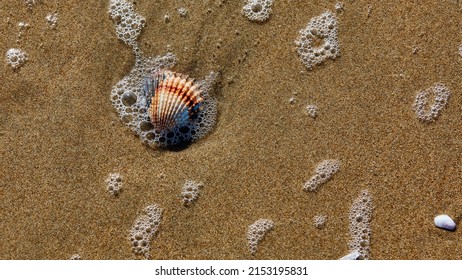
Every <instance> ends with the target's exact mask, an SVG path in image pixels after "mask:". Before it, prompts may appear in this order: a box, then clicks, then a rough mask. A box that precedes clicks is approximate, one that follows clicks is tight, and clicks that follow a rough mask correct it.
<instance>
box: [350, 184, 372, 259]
mask: <svg viewBox="0 0 462 280" xmlns="http://www.w3.org/2000/svg"><path fill="white" fill-rule="evenodd" d="M349 219H350V235H351V240H350V242H349V243H348V247H349V249H350V253H353V252H358V253H359V254H360V255H361V257H362V258H363V259H369V250H370V237H371V219H372V197H371V195H370V194H369V192H368V191H367V190H363V191H362V192H361V194H360V195H359V197H358V198H356V199H355V200H354V201H353V204H352V205H351V209H350V215H349Z"/></svg>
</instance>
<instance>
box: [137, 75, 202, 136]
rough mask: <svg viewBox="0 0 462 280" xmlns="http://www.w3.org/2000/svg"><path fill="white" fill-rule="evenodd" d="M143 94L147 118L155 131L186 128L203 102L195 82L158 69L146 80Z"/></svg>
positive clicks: (184, 76) (186, 77)
mask: <svg viewBox="0 0 462 280" xmlns="http://www.w3.org/2000/svg"><path fill="white" fill-rule="evenodd" d="M145 91H146V93H147V97H148V106H149V109H148V113H149V117H150V119H151V123H152V124H153V126H154V129H156V130H166V129H172V128H174V127H183V126H186V125H188V123H189V120H190V118H192V117H193V116H194V115H195V114H196V113H197V111H198V110H200V108H201V103H202V101H203V98H202V97H201V91H200V89H199V88H198V86H197V84H195V83H194V79H191V78H189V77H188V76H186V75H182V74H179V73H175V72H172V71H169V70H160V71H158V72H156V73H154V75H153V76H152V77H149V78H148V79H147V81H146V83H145Z"/></svg>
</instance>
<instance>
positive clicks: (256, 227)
mask: <svg viewBox="0 0 462 280" xmlns="http://www.w3.org/2000/svg"><path fill="white" fill-rule="evenodd" d="M273 227H274V223H273V221H271V220H268V219H259V220H257V221H256V222H255V223H253V224H251V225H250V226H249V228H248V230H247V241H248V243H249V249H250V253H252V255H253V254H255V253H256V252H257V246H258V244H259V243H260V241H262V240H263V238H264V237H265V234H266V233H267V232H269V231H270V230H272V229H273Z"/></svg>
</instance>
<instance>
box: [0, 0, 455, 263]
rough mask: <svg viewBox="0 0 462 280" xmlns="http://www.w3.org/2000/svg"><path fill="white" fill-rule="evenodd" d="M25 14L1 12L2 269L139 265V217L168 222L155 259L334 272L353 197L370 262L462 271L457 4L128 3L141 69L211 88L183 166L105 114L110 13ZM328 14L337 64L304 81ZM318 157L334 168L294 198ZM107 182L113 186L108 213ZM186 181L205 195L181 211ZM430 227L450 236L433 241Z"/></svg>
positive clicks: (63, 8) (125, 63) (43, 10)
mask: <svg viewBox="0 0 462 280" xmlns="http://www.w3.org/2000/svg"><path fill="white" fill-rule="evenodd" d="M26 2H27V1H16V0H15V1H13V0H2V1H1V4H0V32H1V38H2V39H1V40H0V51H1V52H2V53H1V54H2V55H3V58H2V62H1V63H0V81H1V91H0V100H1V101H0V151H1V154H0V155H1V162H0V259H69V258H70V257H71V256H72V255H73V254H79V255H80V256H81V258H82V259H134V258H142V256H141V257H140V256H135V255H134V254H133V253H132V251H131V244H130V240H129V233H130V229H131V228H132V226H133V224H134V222H135V220H136V219H137V217H138V216H139V215H140V214H142V210H143V209H144V208H145V207H146V206H148V205H152V204H157V205H159V207H160V208H162V209H163V212H162V220H161V224H160V226H159V230H158V232H157V234H156V235H155V237H154V238H153V240H152V242H151V253H150V254H151V257H152V258H153V259H338V258H340V257H342V256H344V255H346V254H348V252H349V248H348V242H349V241H350V233H349V211H350V207H351V205H352V203H353V201H354V200H355V199H356V198H357V197H358V196H359V194H360V193H361V191H362V190H368V191H369V193H370V195H371V196H372V200H373V207H374V209H373V215H372V222H371V227H372V228H371V230H372V234H371V239H370V241H371V243H370V258H371V259H462V234H461V229H462V224H461V223H460V219H461V218H462V179H461V178H462V109H461V108H462V82H461V81H462V80H461V74H462V56H461V55H460V54H459V46H460V45H461V44H462V3H461V2H460V1H450V0H447V1H431V0H425V1H417V0H412V1H408V0H402V1H378V0H371V1H363V0H355V1H351V0H344V1H343V3H344V10H343V11H341V12H338V13H336V12H335V9H334V5H335V4H336V1H305V0H274V4H273V7H272V13H271V16H270V18H269V20H267V21H266V22H263V23H256V22H251V21H249V20H248V19H247V18H246V17H244V16H243V15H242V13H241V10H242V7H243V5H244V4H245V1H240V0H221V1H220V0H207V1H194V0H184V1H180V0H175V1H166V0H161V1H153V0H152V1H151V0H138V1H136V4H135V9H136V11H137V12H138V13H139V14H140V15H142V16H143V17H145V19H146V27H144V29H143V30H142V32H141V35H140V36H139V39H138V43H139V46H140V49H141V51H142V52H143V53H144V54H145V55H147V56H156V55H164V54H165V53H167V51H171V52H172V53H173V54H175V56H176V61H177V63H176V65H175V66H174V67H173V68H172V69H173V70H174V71H177V72H180V73H186V74H188V75H190V76H191V77H196V78H203V77H204V76H206V75H207V74H208V73H209V72H210V71H216V72H219V73H220V75H219V77H218V83H217V85H216V87H215V89H214V91H213V94H214V95H215V96H216V97H217V99H218V111H219V115H218V120H217V123H216V126H215V128H214V130H213V131H212V132H211V133H210V134H209V135H208V136H206V137H205V138H203V139H202V140H200V141H198V142H196V143H193V144H192V145H190V146H189V147H187V148H185V149H182V150H178V151H173V150H157V149H152V148H149V147H147V146H145V145H143V143H141V141H140V139H139V138H138V137H136V136H135V135H133V133H132V132H131V130H130V129H128V128H127V127H126V126H125V125H124V124H123V123H122V121H121V120H120V118H119V116H118V115H117V113H116V110H115V109H114V107H113V106H112V105H111V100H110V98H109V96H110V92H111V88H112V87H113V86H114V85H115V84H116V83H117V82H118V81H119V80H121V79H122V78H123V77H124V76H125V75H126V74H127V73H128V72H129V71H130V70H131V68H132V67H133V64H134V60H135V57H134V55H133V52H132V50H131V48H130V47H129V46H127V45H126V44H124V43H123V42H122V41H121V40H118V39H117V37H116V33H115V27H114V23H113V21H112V20H111V18H110V17H109V14H108V2H109V1H96V0H92V1H76V0H71V1H58V0H56V1H51V0H50V1H48V0H43V1H36V2H37V3H36V4H34V5H32V7H31V8H28V7H27V5H26ZM180 7H184V8H186V9H187V11H188V14H187V16H186V17H181V16H180V15H179V13H178V12H177V9H178V8H180ZM327 10H330V11H332V12H333V13H335V14H336V17H337V19H338V40H339V42H340V53H341V55H340V56H339V57H338V58H336V59H335V60H331V59H328V60H327V61H325V63H323V64H322V65H320V66H317V67H314V68H313V70H311V71H308V70H307V68H306V67H305V65H303V64H302V62H301V60H300V58H299V56H298V54H297V51H296V45H295V43H294V41H295V40H296V39H297V36H298V32H299V30H301V29H303V28H305V27H306V26H307V24H308V22H309V21H310V19H311V18H313V17H315V16H318V15H320V14H322V13H323V12H325V11H327ZM54 12H57V13H58V15H59V18H58V21H57V25H56V27H55V29H52V28H51V26H50V25H49V24H48V23H47V20H46V16H47V15H48V14H50V13H54ZM164 15H169V21H168V22H165V20H164ZM19 22H26V23H28V24H29V28H27V29H25V30H23V31H20V30H19V28H18V23H19ZM20 32H21V33H22V34H21V36H20V37H19V38H18V34H19V33H20ZM10 48H20V49H22V50H24V51H25V52H26V53H27V54H28V60H27V62H26V63H25V64H24V65H23V66H22V67H20V68H19V69H16V70H13V69H12V68H11V67H10V66H9V65H8V64H7V63H6V60H5V53H6V52H7V50H8V49H10ZM435 83H442V84H444V85H445V86H446V87H447V88H448V89H449V90H450V91H451V96H450V99H449V102H448V104H447V106H446V107H445V108H444V109H443V110H442V112H441V115H440V116H439V118H438V119H437V120H436V121H435V122H433V123H423V122H421V121H419V120H418V119H417V118H416V115H415V113H414V110H413V108H412V106H413V103H414V100H415V97H416V95H417V93H418V92H419V91H420V90H423V89H426V88H429V87H431V86H432V85H434V84H435ZM291 97H293V102H289V100H290V98H291ZM291 103H292V104H291ZM309 104H315V105H316V106H317V108H318V115H317V117H316V118H312V117H310V116H309V115H308V114H307V113H306V111H305V107H306V106H307V105H309ZM326 159H336V160H339V161H340V162H341V167H340V170H339V171H338V172H337V173H336V174H335V175H334V176H333V177H332V179H331V180H329V181H327V182H326V183H325V184H323V185H322V186H320V187H319V188H318V189H317V191H316V192H306V191H303V184H304V183H305V182H306V181H307V180H308V179H309V178H310V177H311V176H312V175H313V172H314V169H315V168H316V165H317V164H318V163H320V162H322V161H323V160H326ZM110 173H120V174H121V176H122V177H123V190H122V191H121V193H120V194H119V195H118V196H117V197H114V196H112V195H111V194H110V193H109V192H108V191H107V189H106V182H105V180H106V179H107V178H108V176H109V174H110ZM187 180H193V181H196V182H201V183H202V184H203V187H202V189H201V193H200V196H199V198H198V199H197V200H196V201H195V202H194V203H193V204H192V205H190V206H189V207H185V206H184V205H183V203H182V197H181V191H182V187H183V184H184V183H185V182H186V181H187ZM438 214H448V215H450V216H451V217H453V219H455V221H456V223H457V225H458V227H460V228H459V229H457V230H456V231H454V232H449V231H444V230H441V229H438V228H436V227H435V226H434V224H433V218H434V217H435V216H436V215H438ZM317 215H325V216H326V217H327V220H326V224H325V226H324V228H322V229H318V228H316V227H315V225H314V217H315V216H317ZM258 219H269V220H271V221H273V222H274V227H273V229H272V230H271V231H270V232H268V233H267V234H266V235H265V237H264V239H263V240H262V242H261V243H260V244H259V246H258V250H257V252H256V254H255V255H252V254H251V253H250V251H249V248H248V244H247V239H246V234H247V229H248V226H249V225H251V224H252V223H254V222H255V221H257V220H258Z"/></svg>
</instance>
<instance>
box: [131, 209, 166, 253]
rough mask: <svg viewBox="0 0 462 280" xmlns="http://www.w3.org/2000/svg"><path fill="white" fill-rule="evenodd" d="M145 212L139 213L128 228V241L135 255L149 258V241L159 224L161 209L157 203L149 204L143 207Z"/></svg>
mask: <svg viewBox="0 0 462 280" xmlns="http://www.w3.org/2000/svg"><path fill="white" fill-rule="evenodd" d="M144 212H145V214H143V215H140V216H139V217H138V218H137V219H136V221H135V224H134V225H133V227H132V228H131V230H130V242H131V244H132V251H133V253H135V255H143V256H144V257H145V258H146V259H149V258H150V253H149V252H150V250H151V241H152V238H153V237H154V236H155V234H156V232H157V230H158V229H159V226H160V221H161V219H162V209H161V208H160V207H159V206H158V205H157V204H153V205H149V206H148V207H146V208H145V209H144Z"/></svg>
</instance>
